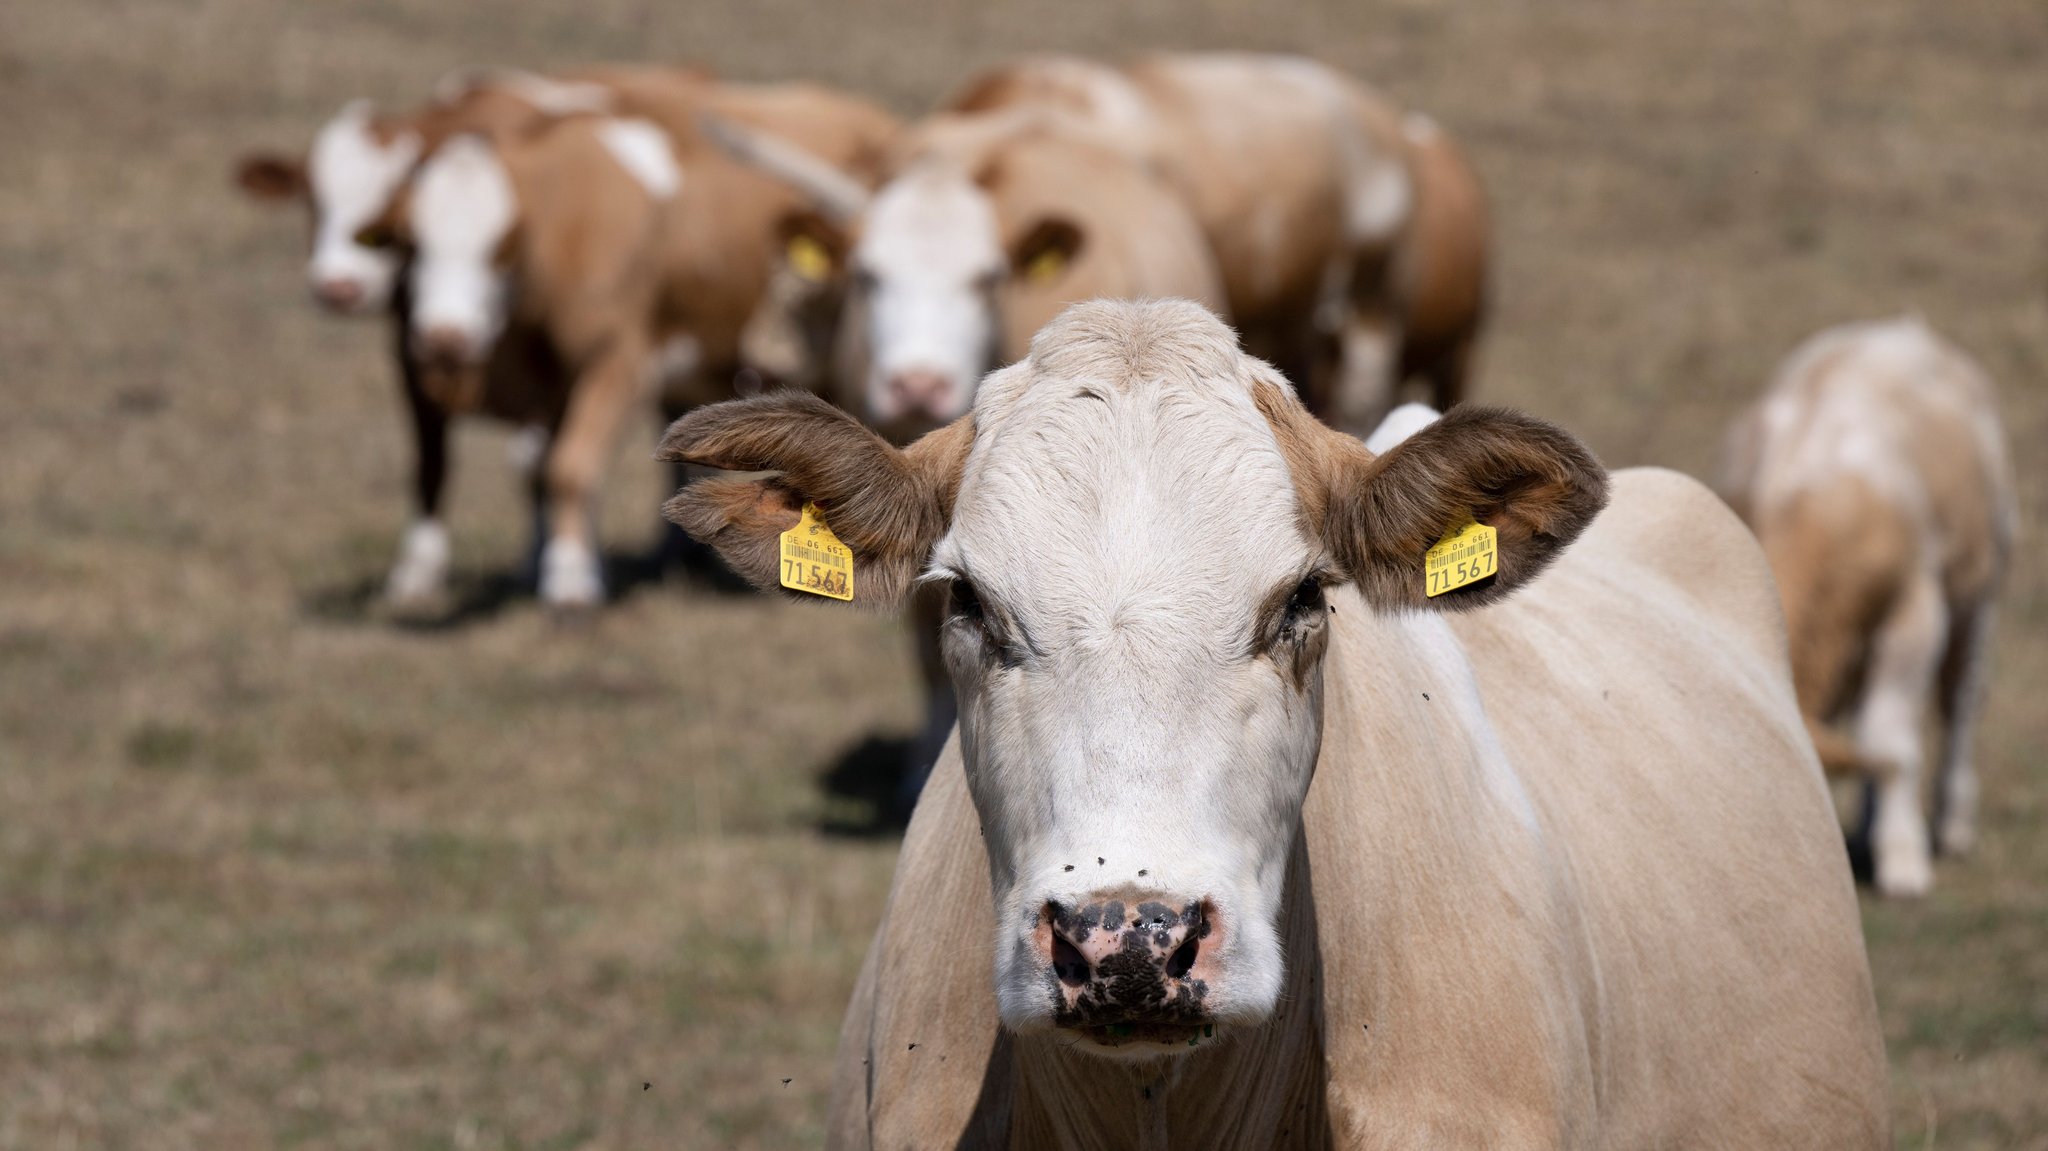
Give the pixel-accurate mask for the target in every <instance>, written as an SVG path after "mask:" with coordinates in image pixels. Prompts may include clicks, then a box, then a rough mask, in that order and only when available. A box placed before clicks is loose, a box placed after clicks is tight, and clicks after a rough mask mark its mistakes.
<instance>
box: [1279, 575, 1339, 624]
mask: <svg viewBox="0 0 2048 1151" xmlns="http://www.w3.org/2000/svg"><path fill="white" fill-rule="evenodd" d="M1328 607H1329V605H1328V604H1327V603H1325V602H1324V599H1323V581H1322V580H1320V579H1317V578H1316V577H1315V576H1310V577H1308V578H1307V579H1305V580H1302V581H1301V582H1300V583H1298V584H1296V585H1295V586H1294V594H1293V595H1290V596H1288V597H1287V610H1286V613H1285V614H1284V615H1283V616H1282V619H1281V624H1280V629H1281V634H1283V635H1285V634H1288V633H1290V632H1297V631H1299V630H1300V629H1302V628H1306V627H1313V626H1314V625H1315V624H1317V623H1319V622H1321V621H1322V618H1323V614H1324V612H1325V611H1327V610H1328Z"/></svg>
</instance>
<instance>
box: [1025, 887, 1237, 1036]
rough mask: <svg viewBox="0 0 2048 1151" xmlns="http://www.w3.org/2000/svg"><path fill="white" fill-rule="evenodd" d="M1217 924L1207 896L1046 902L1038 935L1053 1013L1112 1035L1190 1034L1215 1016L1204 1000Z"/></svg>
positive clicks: (1065, 1022) (1212, 975) (1069, 1023)
mask: <svg viewBox="0 0 2048 1151" xmlns="http://www.w3.org/2000/svg"><path fill="white" fill-rule="evenodd" d="M1220 927H1221V923H1220V920H1219V919H1218V917H1217V913H1216V909H1215V908H1214V907H1213V906H1212V905H1211V904H1210V903H1209V901H1207V900H1195V901H1192V902H1180V901H1172V902H1168V901H1166V900H1162V899H1159V898H1156V897H1152V898H1148V897H1145V896H1142V895H1133V896H1132V897H1131V899H1130V900H1129V901H1126V900H1124V899H1118V898H1105V899H1102V900H1100V901H1097V902H1091V903H1087V904H1084V905H1080V906H1076V905H1074V904H1071V903H1061V902H1057V901H1056V902H1052V903H1048V904H1046V905H1045V911H1044V914H1043V918H1042V920H1041V923H1040V927H1039V932H1038V937H1039V939H1040V940H1042V941H1043V943H1044V946H1045V947H1046V948H1047V951H1046V953H1045V958H1046V961H1047V962H1048V963H1049V964H1051V966H1052V973H1053V976H1054V977H1055V978H1056V979H1057V980H1058V987H1059V990H1058V994H1059V999H1058V1002H1057V1005H1056V1006H1055V1008H1054V1021H1055V1022H1056V1023H1058V1024H1059V1026H1061V1027H1067V1028H1074V1029H1077V1030H1083V1031H1089V1032H1092V1033H1094V1034H1095V1035H1096V1036H1097V1037H1098V1038H1101V1039H1105V1040H1107V1041H1110V1042H1115V1041H1117V1040H1121V1039H1133V1038H1135V1039H1149V1040H1155V1041H1157V1040H1166V1041H1169V1042H1178V1041H1180V1040H1182V1039H1185V1038H1190V1037H1194V1035H1193V1033H1194V1032H1196V1031H1197V1030H1198V1029H1199V1028H1201V1027H1203V1026H1205V1025H1206V1024H1208V1023H1209V1022H1210V1021H1211V1019H1212V1016H1211V1015H1210V1013H1209V1009H1208V1006H1207V1002H1206V1001H1207V999H1208V997H1209V994H1210V991H1211V985H1212V983H1213V982H1214V981H1215V980H1216V978H1217V976H1218V974H1219V972H1218V970H1217V968H1216V964H1215V961H1214V958H1213V953H1214V950H1215V937H1217V936H1218V935H1219V929H1220ZM1205 949H1207V950H1208V951H1209V952H1210V953H1211V955H1210V962H1207V963H1204V962H1203V959H1204V955H1203V952H1204V950H1205Z"/></svg>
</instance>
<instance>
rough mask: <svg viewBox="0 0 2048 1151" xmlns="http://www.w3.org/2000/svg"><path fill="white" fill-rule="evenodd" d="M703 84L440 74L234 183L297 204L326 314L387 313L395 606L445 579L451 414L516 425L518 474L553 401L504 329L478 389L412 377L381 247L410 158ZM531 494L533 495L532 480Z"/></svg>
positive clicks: (539, 342)
mask: <svg viewBox="0 0 2048 1151" xmlns="http://www.w3.org/2000/svg"><path fill="white" fill-rule="evenodd" d="M709 83H710V81H709V80H708V78H706V77H704V76H703V75H702V74H701V73H697V72H694V71H690V70H679V69H655V68H602V69H592V70H590V71H588V72H583V73H572V74H568V75H564V76H557V77H551V76H538V75H533V74H530V73H524V72H516V71H497V72H486V73H481V74H466V75H458V76H451V77H449V78H447V79H445V80H443V81H442V82H441V83H440V84H439V85H437V90H436V94H435V96H434V97H433V98H432V99H431V100H430V101H428V102H427V103H426V104H424V105H422V106H420V107H418V108H416V109H413V110H412V111H409V112H405V113H379V112H377V111H376V110H375V109H374V108H373V107H372V105H371V104H370V102H369V101H367V100H357V101H352V102H351V103H349V104H348V105H347V106H345V107H344V108H343V109H342V110H341V112H340V113H339V114H337V115H336V116H335V117H334V118H332V119H330V120H329V121H328V122H327V123H326V124H324V125H322V126H321V128H320V131H319V132H318V133H317V134H316V135H315V137H314V142H313V146H312V148H311V149H310V150H309V151H308V152H307V153H306V155H305V156H304V157H303V158H298V157H292V156H287V155H282V154H276V153H265V152H258V153H252V154H250V155H248V156H246V157H244V158H243V159H242V161H241V163H240V165H239V168H238V173H237V178H238V180H239V182H240V184H241V185H242V187H243V189H244V190H245V191H246V192H248V193H249V194H250V195H252V196H254V197H256V198H257V199H259V200H266V201H273V202H281V203H289V202H298V203H301V204H303V205H304V207H305V208H306V211H307V215H308V222H309V226H310V233H311V254H310V255H309V257H308V259H307V262H306V277H307V281H308V283H309V286H310V287H311V289H312V293H313V297H314V299H315V300H317V301H318V302H319V303H320V304H321V305H322V306H323V307H325V308H327V309H328V310H330V311H332V312H335V313H337V314H344V315H382V314H389V315H390V316H391V317H392V319H393V321H394V325H393V327H394V331H393V333H392V336H393V340H392V347H393V358H394V359H395V360H396V362H397V364H398V368H399V380H400V383H401V385H402V388H403V392H404V395H405V399H406V407H407V412H408V414H409V415H410V417H411V426H412V433H413V448H414V469H413V489H412V494H413V504H414V514H413V522H412V524H411V526H410V527H409V528H408V529H407V531H406V533H405V535H404V537H403V540H402V542H401V544H400V547H399V553H398V556H397V558H396V560H395V561H394V563H393V565H392V568H391V572H390V575H389V576H388V577H387V579H386V580H385V594H386V597H387V598H388V599H390V600H391V601H393V602H395V603H398V604H415V603H419V602H423V601H431V600H432V599H433V598H434V597H435V596H437V595H438V594H439V592H440V590H441V588H442V585H443V582H444V580H445V578H446V575H447V571H448V567H449V562H450V558H451V557H450V547H449V539H448V532H447V528H446V526H445V525H444V523H443V519H442V498H443V495H444V492H445V490H446V486H447V477H448V468H449V426H450V418H451V416H454V415H458V414H463V413H467V412H476V413H479V414H483V415H487V416H491V417H493V418H496V419H500V420H503V421H506V422H509V423H511V424H513V425H514V426H515V427H518V428H521V429H522V430H523V431H522V435H521V438H520V439H519V440H516V441H515V446H516V447H518V448H519V451H518V452H517V453H516V455H517V457H518V462H519V464H520V466H521V469H522V470H524V471H532V470H534V469H535V468H537V467H538V465H539V462H540V460H541V459H542V458H543V456H544V453H545V451H546V444H547V438H548V429H550V428H551V427H552V426H554V425H555V424H556V423H557V422H559V420H560V418H561V414H562V404H563V402H564V397H563V395H562V389H561V387H560V381H559V376H560V372H559V369H558V367H557V366H556V365H555V364H554V362H553V358H552V350H551V349H550V347H549V346H548V343H547V340H546V339H545V334H544V333H540V332H536V331H533V330H531V329H529V328H526V327H524V326H522V325H520V324H518V323H516V322H515V323H513V324H512V325H510V326H509V328H508V330H507V331H506V332H505V333H504V335H503V338H502V339H500V340H499V341H497V343H496V345H495V347H494V348H493V351H492V355H491V357H490V361H489V364H488V367H487V370H486V371H485V372H483V373H482V374H481V375H480V376H479V377H477V379H476V380H474V381H472V382H473V383H475V384H476V385H477V386H475V387H474V388H472V389H471V390H470V392H469V393H468V394H465V395H447V394H441V393H440V392H438V391H437V390H436V385H437V384H440V383H444V382H446V379H445V377H443V378H438V379H437V378H430V377H429V375H428V374H427V373H426V372H425V371H423V370H422V363H421V357H422V354H423V351H424V349H423V348H422V347H420V346H419V341H418V340H417V339H416V338H415V334H414V332H413V331H412V325H411V315H412V301H411V296H410V292H409V285H408V283H407V282H406V280H405V278H404V277H403V276H402V275H401V273H402V269H403V259H404V257H403V254H402V253H401V252H400V251H399V250H398V249H397V247H396V246H395V245H394V244H392V243H391V242H390V240H391V237H390V229H389V227H388V226H387V225H388V217H389V215H390V213H391V209H392V204H393V201H394V198H395V197H396V196H397V194H398V192H399V190H400V189H401V188H403V187H405V186H406V184H407V182H408V181H409V180H410V179H411V177H412V175H413V173H414V171H415V170H416V169H417V167H418V165H419V163H420V162H421V161H422V160H423V159H424V158H425V157H427V156H429V155H431V154H433V153H434V152H435V151H436V150H437V149H439V147H440V146H441V144H442V143H443V142H445V141H447V140H449V139H451V138H453V137H455V136H457V135H475V136H482V137H486V138H493V139H497V138H516V137H519V136H521V135H524V134H526V133H529V132H532V131H535V130H537V129H538V128H540V127H542V126H544V125H546V124H548V123H549V122H551V121H552V120H553V119H555V118H557V117H561V116H573V115H594V114H601V113H610V112H614V111H620V110H633V109H644V108H646V107H649V106H661V105H664V104H666V103H667V102H670V101H672V100H674V99H676V98H677V93H679V92H683V91H688V90H691V89H695V88H701V87H703V86H705V85H707V84H709ZM535 494H536V499H537V500H538V497H539V495H540V490H539V484H538V482H536V483H535Z"/></svg>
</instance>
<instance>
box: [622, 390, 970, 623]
mask: <svg viewBox="0 0 2048 1151" xmlns="http://www.w3.org/2000/svg"><path fill="white" fill-rule="evenodd" d="M973 442H974V426H973V417H972V416H971V415H969V416H964V417H962V418H961V419H959V420H956V421H954V422H953V423H951V424H948V425H947V426H945V427H943V428H940V429H938V430H937V431H934V432H931V433H930V434H928V435H926V436H925V437H924V438H922V439H920V440H918V441H917V442H916V443H913V444H911V445H910V446H909V447H907V448H897V447H895V446H893V445H891V444H890V443H889V442H888V441H886V440H884V439H882V438H881V437H880V436H878V435H876V434H875V433H874V432H872V431H870V430H868V429H867V428H866V427H865V426H863V425H862V424H861V423H860V422H859V421H858V420H855V419H854V418H853V417H852V416H849V415H847V414H846V413H845V412H842V411H840V410H839V409H838V408H835V407H833V406H832V405H831V404H828V403H826V402H825V401H824V400H821V399H819V398H818V397H817V396H814V395H812V394H810V393H809V392H801V391H784V392H773V393H770V394H768V395H765V396H756V397H753V398H751V399H745V400H731V401H728V402H726V403H722V404H712V405H710V406H708V407H703V408H699V409H697V410H696V411H694V412H691V413H690V414H689V415H686V416H684V417H683V418H682V419H679V420H677V421H676V422H675V423H674V424H673V425H671V426H670V427H669V430H668V434H667V436H666V437H664V438H663V440H662V443H661V448H660V450H659V451H657V452H656V453H655V454H656V456H657V458H659V459H662V460H665V461H668V462H670V463H684V464H694V465H698V466H700V467H708V468H717V469H719V470H721V471H731V472H767V473H771V474H768V475H765V476H752V477H738V476H721V477H714V478H709V479H701V480H697V481H694V482H692V483H690V484H689V485H687V486H686V487H684V488H683V490H682V491H680V492H678V493H676V495H675V497H674V498H673V499H671V500H669V501H668V503H667V504H666V505H665V506H664V507H663V509H662V511H663V513H664V514H665V515H667V516H668V518H669V520H670V521H671V522H672V523H674V524H675V525H676V526H678V527H680V528H682V529H683V530H684V531H686V532H688V533H690V535H691V536H692V537H693V538H695V539H697V540H699V541H700V542H703V543H705V544H708V545H709V546H711V547H712V548H714V549H716V550H717V551H718V554H719V555H720V556H722V557H724V559H725V562H726V563H727V564H728V565H730V566H731V567H732V569H733V570H734V571H736V572H738V573H739V574H740V575H742V576H744V577H746V578H747V579H748V580H749V581H751V582H752V583H753V584H754V585H755V586H757V587H761V588H775V587H778V586H780V584H781V536H782V533H783V532H786V531H788V530H789V529H790V528H793V527H795V526H796V524H797V521H798V518H799V517H800V515H801V513H802V510H803V507H804V505H805V504H816V505H817V506H818V511H819V514H820V516H821V518H823V520H824V521H825V526H826V527H828V528H830V529H831V531H832V533H833V534H834V535H835V536H837V537H838V538H839V540H840V542H841V543H844V544H845V545H846V546H847V548H848V549H850V550H851V551H852V552H853V594H854V602H855V603H856V604H860V605H863V606H868V607H874V608H880V609H885V610H886V609H892V608H895V607H898V606H900V605H901V604H902V603H903V600H904V598H905V597H906V595H907V594H908V592H909V589H910V586H911V584H912V583H913V581H915V580H916V578H917V576H918V573H919V572H920V571H922V570H923V568H924V565H925V562H926V560H928V559H929V558H930V556H931V551H932V548H933V547H934V546H935V545H937V543H938V542H939V538H940V537H941V536H943V535H944V534H945V531H946V525H947V523H948V522H949V521H950V520H951V518H952V514H953V497H954V495H955V494H956V493H957V492H958V490H959V486H960V469H961V467H962V465H963V464H964V463H965V462H966V458H967V449H968V448H969V447H970V446H972V444H973Z"/></svg>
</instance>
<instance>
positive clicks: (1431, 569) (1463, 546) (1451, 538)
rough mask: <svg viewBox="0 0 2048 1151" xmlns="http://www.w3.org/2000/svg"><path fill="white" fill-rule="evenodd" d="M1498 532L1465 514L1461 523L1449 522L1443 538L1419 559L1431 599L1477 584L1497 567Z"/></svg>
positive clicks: (1426, 588) (1498, 563) (1498, 565)
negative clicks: (1449, 526)
mask: <svg viewBox="0 0 2048 1151" xmlns="http://www.w3.org/2000/svg"><path fill="white" fill-rule="evenodd" d="M1498 536H1499V533H1498V532H1496V531H1494V529H1493V528H1492V527H1490V526H1488V525H1486V524H1482V523H1480V522H1478V521H1477V520H1474V519H1473V518H1472V516H1471V513H1469V512H1468V513H1466V515H1465V518H1464V520H1463V521H1462V522H1459V523H1456V524H1452V525H1451V529H1450V530H1449V531H1447V532H1445V533H1444V535H1443V538H1442V539H1440V540H1438V541H1436V544H1435V546H1433V547H1431V548H1430V549H1429V552H1428V553H1427V554H1426V555H1425V556H1424V558H1423V567H1424V570H1425V572H1426V573H1427V579H1428V583H1427V585H1426V587H1425V590H1426V591H1428V592H1429V594H1430V596H1431V597H1432V598H1434V597H1436V596H1440V595H1442V594H1444V593H1445V592H1447V591H1456V590H1458V589H1459V588H1461V587H1464V586H1465V585H1466V584H1470V583H1478V582H1479V581H1480V580H1483V579H1485V578H1486V577H1487V576H1490V575H1492V574H1494V573H1495V572H1497V571H1499V570H1500V548H1499V546H1498V543H1497V539H1498Z"/></svg>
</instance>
